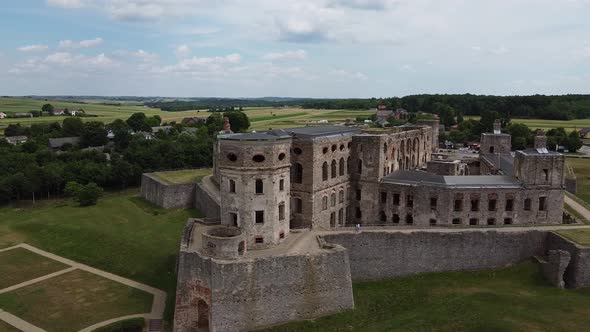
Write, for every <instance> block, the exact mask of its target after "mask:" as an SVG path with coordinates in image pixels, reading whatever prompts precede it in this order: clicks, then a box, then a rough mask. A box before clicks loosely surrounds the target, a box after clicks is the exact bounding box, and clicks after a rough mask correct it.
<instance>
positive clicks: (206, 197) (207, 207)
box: [194, 183, 221, 219]
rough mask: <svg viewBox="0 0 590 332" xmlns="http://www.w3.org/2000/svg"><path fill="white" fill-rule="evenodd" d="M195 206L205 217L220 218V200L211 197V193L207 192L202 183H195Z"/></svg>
mask: <svg viewBox="0 0 590 332" xmlns="http://www.w3.org/2000/svg"><path fill="white" fill-rule="evenodd" d="M194 206H195V208H196V209H197V210H199V211H201V213H203V215H205V217H207V218H211V219H219V218H221V207H220V202H219V201H218V200H217V199H216V198H215V197H213V195H212V194H210V193H209V192H207V190H206V189H205V188H204V186H203V184H201V183H197V184H196V185H195V205H194Z"/></svg>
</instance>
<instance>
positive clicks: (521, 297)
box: [267, 263, 590, 332]
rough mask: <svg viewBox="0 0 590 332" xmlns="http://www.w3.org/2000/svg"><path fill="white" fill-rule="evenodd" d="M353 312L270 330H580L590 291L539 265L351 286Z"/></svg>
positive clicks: (587, 321) (584, 322) (589, 317)
mask: <svg viewBox="0 0 590 332" xmlns="http://www.w3.org/2000/svg"><path fill="white" fill-rule="evenodd" d="M353 291H354V300H355V309H354V310H352V311H347V312H343V313H340V314H336V315H333V316H329V317H325V318H320V319H317V320H313V321H304V322H298V323H292V324H287V325H282V326H278V327H276V328H272V329H269V330H267V331H277V332H279V331H280V332H288V331H384V332H385V331H404V332H405V331H449V332H456V331H474V332H475V331H477V332H480V331H490V332H492V331H493V332H500V331H556V332H557V331H560V332H561V331H572V332H574V331H582V330H586V329H587V327H588V326H589V324H590V315H589V313H590V309H589V308H590V289H578V290H562V289H558V288H555V287H553V286H551V285H550V284H549V283H548V282H547V281H545V280H544V279H543V277H542V275H541V273H540V271H539V267H538V266H537V265H536V264H534V263H524V264H521V265H517V266H513V267H510V268H506V269H501V270H488V271H479V272H447V273H433V274H423V275H417V276H412V277H405V278H397V279H391V280H384V281H379V282H361V283H354V284H353Z"/></svg>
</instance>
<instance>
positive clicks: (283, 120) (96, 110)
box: [0, 98, 371, 132]
mask: <svg viewBox="0 0 590 332" xmlns="http://www.w3.org/2000/svg"><path fill="white" fill-rule="evenodd" d="M85 102H107V101H106V100H105V101H98V100H86V101H85ZM46 103H50V104H52V105H53V106H54V107H55V108H62V109H64V108H67V109H75V110H77V109H79V108H82V109H84V110H85V111H86V114H89V115H96V117H84V118H82V120H84V121H101V122H104V123H110V122H113V121H114V120H116V119H123V120H126V119H127V118H129V117H130V116H131V114H133V113H137V112H143V113H145V114H146V115H147V116H153V115H159V116H160V117H161V118H162V121H163V122H171V121H176V122H180V121H181V120H182V119H183V118H185V117H189V116H195V117H203V118H206V117H208V116H209V115H210V114H211V113H208V112H207V111H205V110H200V111H198V110H193V111H184V112H164V111H161V110H160V109H154V108H148V107H143V106H134V105H123V106H110V105H102V104H95V103H89V104H79V103H68V102H61V101H55V100H48V101H44V100H37V99H30V98H0V112H4V113H7V114H13V113H16V112H30V111H32V110H40V109H41V107H42V106H43V104H46ZM245 112H246V113H247V114H248V117H249V118H250V122H251V129H252V130H267V129H272V128H275V129H276V128H288V127H301V126H306V125H314V124H316V125H317V121H319V120H328V121H329V122H330V123H336V122H343V121H345V120H346V119H354V118H356V117H357V116H368V115H370V114H371V113H370V112H369V111H350V110H314V109H302V108H282V107H281V108H272V107H259V108H247V109H245ZM64 118H65V117H64V116H43V117H39V118H18V119H15V118H7V119H0V132H2V131H3V130H4V128H5V127H6V126H8V125H9V124H11V123H20V124H21V125H31V124H34V123H49V122H62V121H63V119H64Z"/></svg>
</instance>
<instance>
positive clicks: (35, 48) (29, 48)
mask: <svg viewBox="0 0 590 332" xmlns="http://www.w3.org/2000/svg"><path fill="white" fill-rule="evenodd" d="M47 49H49V47H48V46H47V45H40V44H35V45H27V46H22V47H19V48H18V50H19V51H21V52H41V51H46V50H47Z"/></svg>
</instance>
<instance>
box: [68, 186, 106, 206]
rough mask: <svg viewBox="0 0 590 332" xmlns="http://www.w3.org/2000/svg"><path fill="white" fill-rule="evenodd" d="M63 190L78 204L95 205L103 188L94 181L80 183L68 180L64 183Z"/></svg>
mask: <svg viewBox="0 0 590 332" xmlns="http://www.w3.org/2000/svg"><path fill="white" fill-rule="evenodd" d="M64 192H65V193H66V194H67V195H68V196H70V197H72V199H73V200H74V202H76V203H78V204H80V206H91V205H96V203H97V202H98V199H99V198H100V196H102V193H103V189H102V188H101V187H99V186H98V185H97V184H96V183H94V182H91V183H89V184H87V185H81V184H79V183H78V182H75V181H70V182H68V183H67V184H66V188H65V190H64Z"/></svg>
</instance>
